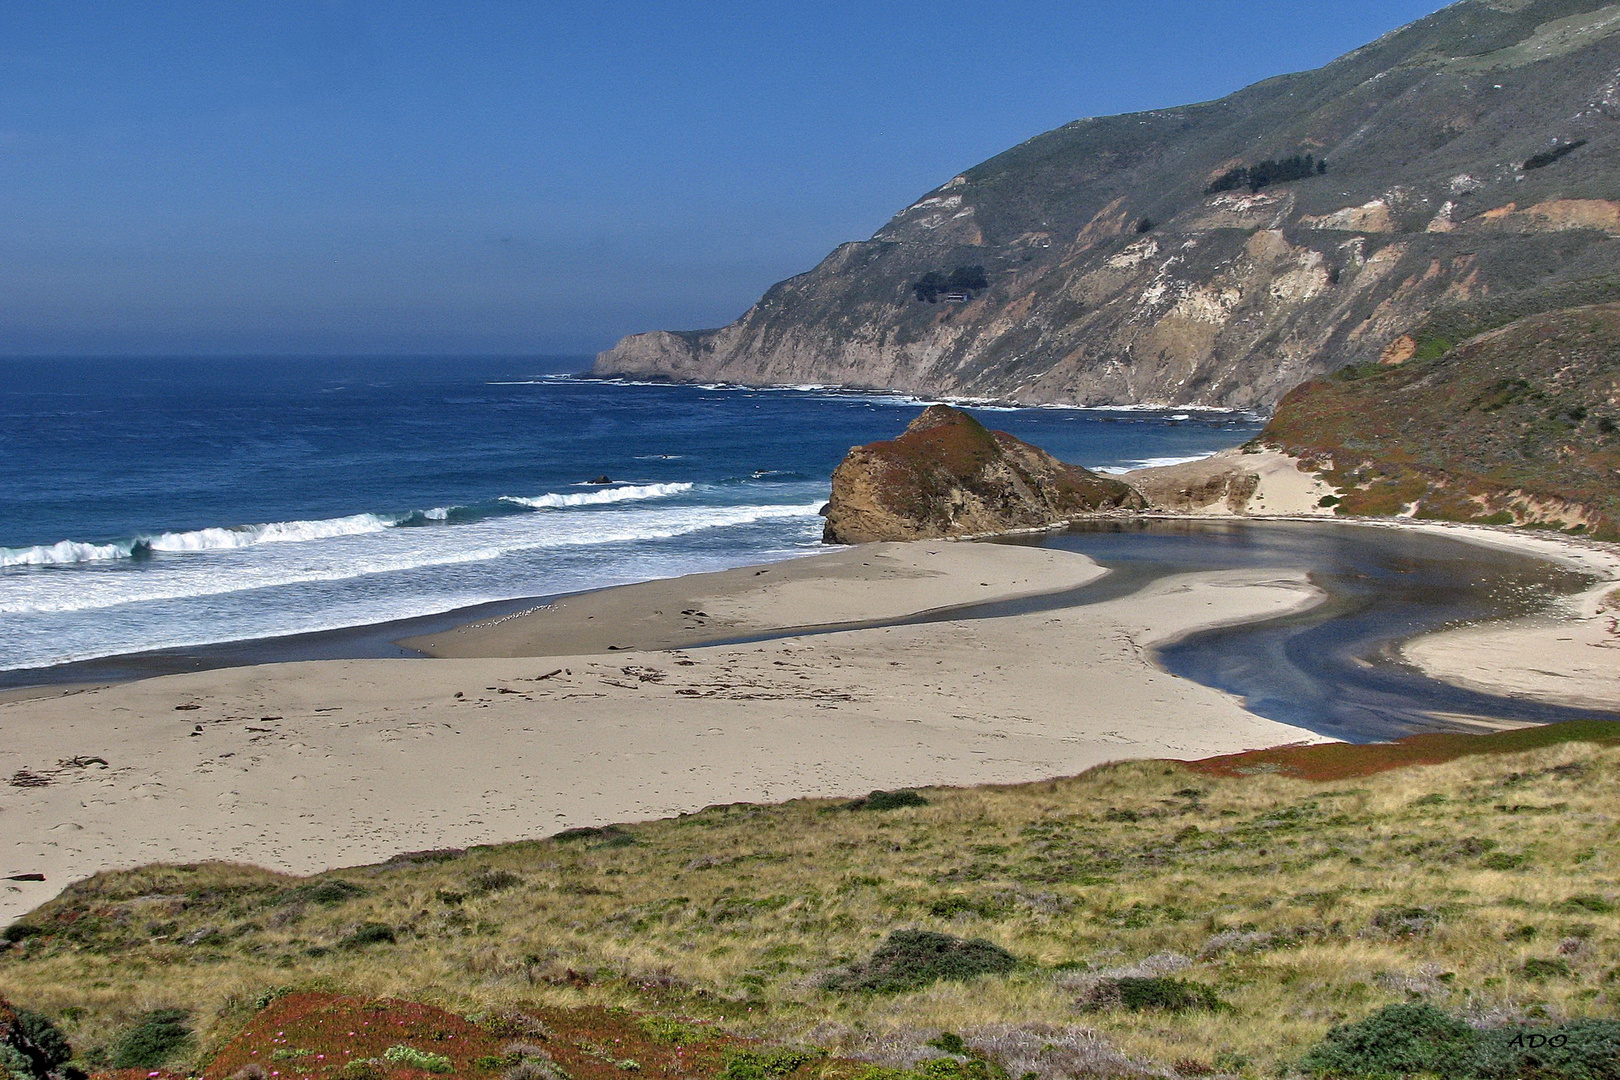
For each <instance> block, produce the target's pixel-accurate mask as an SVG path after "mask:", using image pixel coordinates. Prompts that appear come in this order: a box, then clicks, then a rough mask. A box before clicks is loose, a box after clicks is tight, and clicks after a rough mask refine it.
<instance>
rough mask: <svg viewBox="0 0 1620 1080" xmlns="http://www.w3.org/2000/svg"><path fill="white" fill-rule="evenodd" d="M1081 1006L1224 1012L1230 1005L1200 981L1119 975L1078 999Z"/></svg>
mask: <svg viewBox="0 0 1620 1080" xmlns="http://www.w3.org/2000/svg"><path fill="white" fill-rule="evenodd" d="M1079 1004H1080V1007H1081V1008H1083V1009H1126V1010H1128V1011H1130V1012H1146V1011H1147V1010H1149V1009H1152V1010H1155V1011H1158V1012H1173V1013H1179V1012H1194V1011H1198V1010H1202V1011H1204V1012H1224V1011H1226V1010H1228V1009H1230V1008H1231V1006H1230V1005H1228V1004H1226V1002H1224V1001H1222V1000H1221V999H1220V997H1219V996H1217V995H1216V993H1215V991H1214V990H1213V989H1211V988H1210V987H1208V986H1205V985H1204V984H1203V983H1196V982H1189V981H1187V980H1186V979H1172V978H1170V977H1168V976H1164V975H1147V976H1143V975H1121V976H1118V977H1116V978H1109V979H1103V980H1101V981H1100V982H1098V983H1097V984H1096V986H1094V987H1093V988H1092V989H1091V990H1090V991H1089V992H1088V993H1087V994H1086V996H1085V997H1084V998H1083V999H1081V1001H1080V1002H1079Z"/></svg>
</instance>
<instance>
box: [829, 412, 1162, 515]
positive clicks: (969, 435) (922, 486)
mask: <svg viewBox="0 0 1620 1080" xmlns="http://www.w3.org/2000/svg"><path fill="white" fill-rule="evenodd" d="M1143 506H1144V503H1143V501H1142V497H1141V496H1140V495H1138V494H1137V493H1136V492H1135V491H1134V490H1132V489H1131V487H1130V486H1129V485H1127V484H1123V483H1120V482H1119V481H1118V480H1111V479H1109V478H1107V477H1105V476H1098V475H1097V474H1096V473H1093V472H1089V471H1088V470H1086V469H1082V468H1080V467H1079V466H1078V465H1065V464H1064V463H1063V462H1061V461H1059V460H1057V459H1056V458H1054V457H1053V456H1052V455H1051V454H1048V453H1046V452H1045V451H1044V450H1039V449H1037V448H1036V447H1033V446H1031V445H1029V444H1028V443H1026V442H1024V441H1023V440H1021V439H1015V438H1013V437H1012V436H1011V435H1008V434H1006V433H1005V432H1001V431H989V430H987V429H986V428H985V427H984V425H983V424H980V423H979V422H978V421H977V420H975V419H973V417H971V416H969V415H968V414H967V413H965V412H963V411H961V410H960V409H953V408H951V407H950V406H949V405H933V406H930V407H929V408H928V410H927V411H926V412H924V413H923V414H922V415H921V416H919V417H918V418H917V419H915V420H913V421H912V422H911V426H909V427H908V428H906V431H905V434H903V435H901V436H900V437H899V438H898V439H895V440H894V441H892V442H876V443H869V444H868V445H866V446H857V447H855V448H854V449H853V450H851V451H850V452H849V454H848V455H847V456H846V457H845V458H844V460H843V461H842V462H840V463H839V465H838V468H836V469H834V470H833V475H832V499H831V500H830V501H829V502H828V503H827V507H826V509H825V510H824V511H823V513H824V514H825V515H826V517H827V525H826V528H825V529H824V530H823V532H822V537H821V538H822V540H823V542H825V543H828V544H862V543H868V542H871V541H875V540H923V539H928V538H931V537H941V536H973V535H978V534H982V533H997V532H1007V531H1008V530H1011V529H1021V528H1034V527H1040V526H1044V525H1057V524H1061V523H1063V522H1066V521H1073V520H1075V519H1077V518H1082V517H1087V516H1091V515H1094V514H1097V513H1099V512H1102V511H1106V510H1121V509H1123V510H1140V509H1142V508H1143Z"/></svg>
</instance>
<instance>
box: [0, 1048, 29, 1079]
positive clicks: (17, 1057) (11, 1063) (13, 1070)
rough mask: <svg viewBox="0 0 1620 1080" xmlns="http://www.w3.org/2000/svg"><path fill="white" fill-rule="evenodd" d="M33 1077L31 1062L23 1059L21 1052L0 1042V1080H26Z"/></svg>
mask: <svg viewBox="0 0 1620 1080" xmlns="http://www.w3.org/2000/svg"><path fill="white" fill-rule="evenodd" d="M35 1075H36V1074H35V1072H34V1065H33V1062H31V1061H29V1060H28V1059H27V1058H25V1057H23V1054H22V1051H21V1050H18V1049H17V1048H16V1047H14V1046H12V1045H11V1044H10V1043H3V1042H0V1080H11V1078H12V1077H16V1078H17V1080H28V1078H30V1077H33V1076H35Z"/></svg>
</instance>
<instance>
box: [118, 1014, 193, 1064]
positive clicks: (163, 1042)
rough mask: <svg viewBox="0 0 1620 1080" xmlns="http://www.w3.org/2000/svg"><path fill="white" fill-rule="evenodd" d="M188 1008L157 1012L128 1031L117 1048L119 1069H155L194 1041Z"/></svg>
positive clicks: (121, 1037) (147, 1016)
mask: <svg viewBox="0 0 1620 1080" xmlns="http://www.w3.org/2000/svg"><path fill="white" fill-rule="evenodd" d="M187 1018H188V1016H187V1013H186V1011H185V1010H184V1009H157V1010H154V1011H153V1012H149V1013H147V1014H146V1015H145V1016H143V1017H141V1019H140V1020H139V1021H138V1022H137V1023H136V1025H135V1026H134V1027H132V1028H130V1029H129V1030H128V1031H126V1032H124V1034H123V1035H122V1036H120V1037H119V1039H118V1041H117V1043H115V1044H114V1046H113V1054H112V1067H113V1068H115V1069H155V1068H157V1067H158V1066H160V1065H162V1064H163V1063H164V1062H165V1061H168V1060H169V1059H170V1058H171V1057H173V1056H174V1055H175V1054H177V1053H179V1052H180V1051H181V1050H182V1049H184V1048H185V1047H186V1046H187V1045H189V1044H190V1042H191V1028H189V1027H188V1026H186V1020H187Z"/></svg>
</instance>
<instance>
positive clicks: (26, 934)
mask: <svg viewBox="0 0 1620 1080" xmlns="http://www.w3.org/2000/svg"><path fill="white" fill-rule="evenodd" d="M44 933H45V928H44V927H43V926H34V925H32V924H30V923H12V924H11V925H10V926H8V927H6V928H5V929H4V930H0V941H9V942H10V943H11V944H13V945H15V944H17V942H19V941H22V940H24V939H25V938H31V937H39V936H41V935H42V934H44Z"/></svg>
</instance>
